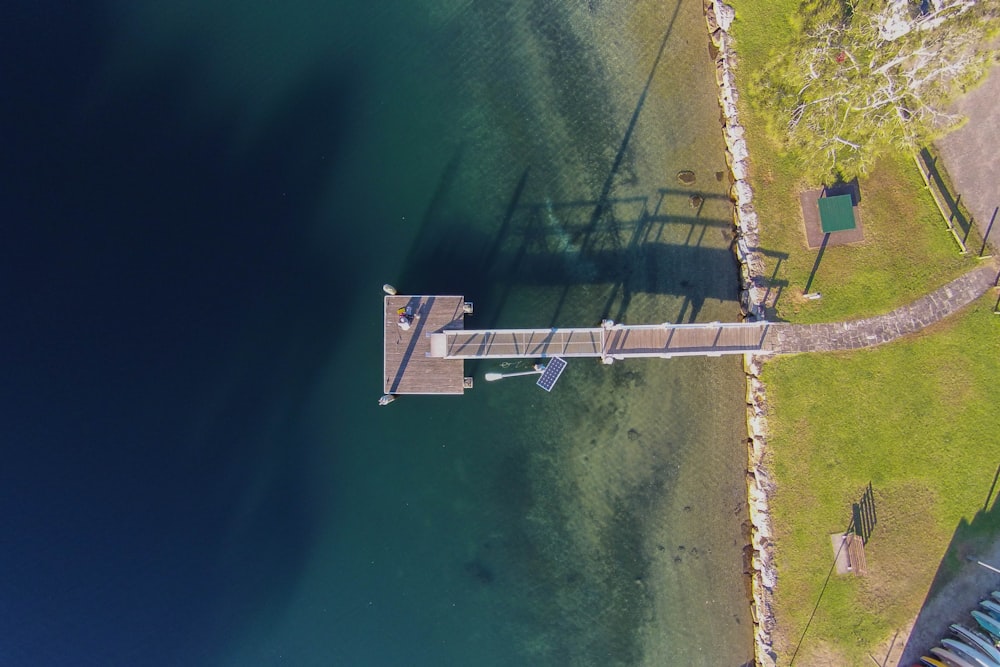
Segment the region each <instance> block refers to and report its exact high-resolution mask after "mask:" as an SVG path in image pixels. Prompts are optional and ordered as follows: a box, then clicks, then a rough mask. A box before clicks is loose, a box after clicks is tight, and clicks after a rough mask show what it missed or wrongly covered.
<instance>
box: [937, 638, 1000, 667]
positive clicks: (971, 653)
mask: <svg viewBox="0 0 1000 667" xmlns="http://www.w3.org/2000/svg"><path fill="white" fill-rule="evenodd" d="M941 644H942V645H943V646H944V647H945V648H948V649H950V650H951V651H952V652H954V653H958V654H959V655H961V656H962V657H963V658H968V659H969V660H970V661H971V662H973V663H974V664H977V665H979V667H1000V663H996V662H993V661H992V660H990V657H989V656H988V655H985V654H983V652H982V651H977V650H976V649H974V648H972V647H971V646H969V645H968V644H966V643H965V642H961V641H958V640H957V639H942V640H941Z"/></svg>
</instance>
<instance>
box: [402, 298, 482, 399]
mask: <svg viewBox="0 0 1000 667" xmlns="http://www.w3.org/2000/svg"><path fill="white" fill-rule="evenodd" d="M400 308H402V309H404V310H405V309H407V308H409V309H410V312H412V314H413V320H412V323H411V325H410V328H409V329H408V330H403V329H402V328H401V327H400V326H399V315H398V311H399V309H400ZM464 315H465V299H464V298H463V297H460V296H386V297H385V308H384V313H383V316H384V321H383V325H384V326H383V328H384V330H385V337H384V341H383V351H384V354H383V378H384V380H385V382H384V386H383V391H384V392H385V393H386V394H389V395H396V394H461V393H463V392H464V391H465V389H466V388H468V387H471V384H472V383H471V381H467V380H466V378H465V363H464V362H463V361H462V360H461V359H444V358H434V357H431V356H430V351H431V347H430V346H431V338H430V335H431V334H434V333H439V332H441V331H445V330H449V329H461V328H462V327H464V326H465V323H464V319H463V318H464ZM470 380H471V379H470Z"/></svg>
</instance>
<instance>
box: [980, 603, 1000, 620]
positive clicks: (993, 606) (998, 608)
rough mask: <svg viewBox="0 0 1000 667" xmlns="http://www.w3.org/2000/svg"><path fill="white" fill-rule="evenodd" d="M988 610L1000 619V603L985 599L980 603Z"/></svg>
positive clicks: (991, 614)
mask: <svg viewBox="0 0 1000 667" xmlns="http://www.w3.org/2000/svg"><path fill="white" fill-rule="evenodd" d="M979 604H980V606H982V608H983V609H985V610H986V612H987V613H988V614H989V615H990V616H992V617H993V618H995V619H997V620H998V621H1000V604H997V603H996V602H993V601H992V600H983V601H982V602H980V603H979Z"/></svg>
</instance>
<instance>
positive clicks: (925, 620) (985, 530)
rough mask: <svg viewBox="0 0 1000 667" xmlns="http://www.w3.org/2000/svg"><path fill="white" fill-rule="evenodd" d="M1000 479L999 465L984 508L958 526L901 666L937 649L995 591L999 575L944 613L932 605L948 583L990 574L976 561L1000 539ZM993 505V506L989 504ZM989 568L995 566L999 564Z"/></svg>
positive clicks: (958, 597) (970, 590)
mask: <svg viewBox="0 0 1000 667" xmlns="http://www.w3.org/2000/svg"><path fill="white" fill-rule="evenodd" d="M998 477H1000V466H998V467H997V469H996V472H995V473H994V474H993V477H992V482H991V484H990V486H989V489H988V491H987V493H986V501H985V502H984V504H983V507H982V509H980V510H979V511H977V512H976V515H975V516H974V517H973V518H972V521H969V520H967V519H965V518H963V519H962V520H961V521H959V523H958V526H956V527H955V533H954V534H953V535H952V538H951V542H950V543H949V544H948V549H947V550H946V551H945V553H944V557H943V558H942V559H941V562H940V564H939V565H938V569H937V572H936V573H935V575H934V579H933V581H932V582H931V585H930V589H929V590H928V592H927V597H925V598H924V602H923V604H922V605H921V607H920V613H919V614H918V615H917V620H916V622H915V623H914V624H913V629H912V630H911V631H910V636H909V638H908V639H907V642H906V646H905V647H904V648H903V654H902V657H901V658H900V661H899V664H900V665H908V664H912V663H913V662H915V661H917V660H919V659H920V656H921V655H923V654H924V653H926V652H927V651H928V650H930V648H931V647H932V646H935V645H936V644H937V643H938V641H939V640H940V638H941V637H944V636H946V635H947V634H948V626H949V624H951V623H954V622H956V621H959V622H962V621H968V613H969V611H970V610H972V609H975V608H976V604H977V603H978V601H979V600H980V599H982V598H983V597H984V596H988V595H989V592H990V591H991V590H993V589H994V588H996V584H997V583H998V580H1000V575H992V583H986V584H985V585H983V586H979V585H978V584H975V585H971V586H968V587H965V589H964V590H962V591H960V592H959V593H958V594H957V595H956V596H955V598H954V599H953V600H951V601H950V602H949V603H948V605H947V608H945V609H944V610H943V612H942V610H941V608H940V605H932V603H934V602H937V600H936V599H935V598H937V597H938V595H939V594H941V593H942V592H943V591H944V590H945V588H946V587H947V586H948V584H950V583H952V582H954V581H956V580H957V579H959V578H960V577H962V578H964V577H970V578H973V577H976V576H977V575H979V576H982V575H983V574H986V575H987V576H990V575H989V574H988V570H987V569H985V568H982V567H981V566H980V565H979V564H977V562H976V561H978V560H979V559H980V558H983V557H984V555H985V553H986V552H987V551H988V549H989V548H990V547H991V545H992V544H993V543H994V542H995V541H996V539H997V537H998V536H1000V503H997V502H996V495H995V491H996V486H997V480H998ZM991 502H992V507H991V506H990V503H991ZM990 565H993V566H996V565H997V564H996V563H991V564H990Z"/></svg>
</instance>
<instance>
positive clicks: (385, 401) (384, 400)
mask: <svg viewBox="0 0 1000 667" xmlns="http://www.w3.org/2000/svg"><path fill="white" fill-rule="evenodd" d="M395 400H396V397H395V396H393V395H392V394H382V397H381V398H380V399H378V404H379V405H389V404H390V403H392V402H393V401H395Z"/></svg>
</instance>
